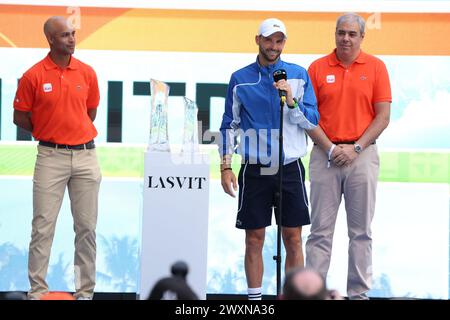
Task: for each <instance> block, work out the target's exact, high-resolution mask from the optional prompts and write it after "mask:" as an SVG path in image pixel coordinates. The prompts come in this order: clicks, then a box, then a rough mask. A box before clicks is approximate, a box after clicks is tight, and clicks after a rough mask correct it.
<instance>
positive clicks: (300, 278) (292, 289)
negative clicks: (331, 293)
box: [283, 268, 327, 300]
mask: <svg viewBox="0 0 450 320" xmlns="http://www.w3.org/2000/svg"><path fill="white" fill-rule="evenodd" d="M283 294H284V297H285V299H289V300H291V299H292V300H295V299H297V300H323V299H325V298H326V296H327V289H326V286H325V281H324V280H323V278H322V277H321V275H320V274H319V273H318V272H316V271H314V270H311V269H307V268H296V269H293V270H291V272H289V273H288V274H287V275H286V280H285V283H284V287H283Z"/></svg>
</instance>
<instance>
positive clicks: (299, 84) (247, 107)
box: [219, 59, 319, 165]
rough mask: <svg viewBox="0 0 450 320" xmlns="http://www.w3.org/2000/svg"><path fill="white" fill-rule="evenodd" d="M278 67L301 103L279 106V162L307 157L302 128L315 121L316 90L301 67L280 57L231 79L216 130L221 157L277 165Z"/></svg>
mask: <svg viewBox="0 0 450 320" xmlns="http://www.w3.org/2000/svg"><path fill="white" fill-rule="evenodd" d="M277 69H284V70H286V73H287V81H288V82H289V84H290V86H291V89H292V95H293V97H294V98H297V100H298V104H299V108H295V109H289V108H288V107H287V105H285V106H284V108H283V114H284V115H283V121H284V122H283V136H284V139H283V163H284V164H288V163H291V162H293V161H295V160H297V159H298V158H300V157H302V156H304V155H305V154H306V152H307V150H306V144H307V137H306V133H305V131H304V129H314V128H315V127H316V126H317V124H318V122H319V112H318V110H317V102H316V97H315V94H314V89H313V87H312V84H311V80H310V79H309V76H308V73H307V72H306V70H305V69H304V68H302V67H300V66H299V65H296V64H293V63H287V62H284V61H282V60H281V59H279V60H278V62H277V63H276V64H273V65H269V66H267V67H264V66H261V65H260V64H259V63H258V61H256V62H255V63H252V64H250V65H248V66H246V67H244V68H242V69H240V70H238V71H236V72H234V73H233V74H232V75H231V79H230V83H229V85H228V92H227V97H226V101H225V112H224V114H223V119H222V125H221V126H220V132H221V135H222V139H221V141H219V153H220V155H221V156H223V155H224V154H232V153H234V152H237V153H239V154H240V155H241V156H242V157H243V160H244V161H248V162H249V163H253V164H263V165H270V164H273V163H278V149H279V140H278V133H279V129H280V98H279V95H278V90H277V89H276V88H275V87H274V86H273V82H274V80H273V72H274V71H275V70H277ZM236 138H237V139H236Z"/></svg>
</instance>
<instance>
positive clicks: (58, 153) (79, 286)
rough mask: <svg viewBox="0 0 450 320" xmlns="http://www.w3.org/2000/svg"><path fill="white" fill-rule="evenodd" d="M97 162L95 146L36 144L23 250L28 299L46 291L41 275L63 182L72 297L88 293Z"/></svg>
mask: <svg viewBox="0 0 450 320" xmlns="http://www.w3.org/2000/svg"><path fill="white" fill-rule="evenodd" d="M100 181H101V173H100V167H99V165H98V161H97V154H96V151H95V149H86V150H67V149H56V148H50V147H44V146H41V145H38V155H37V159H36V165H35V169H34V177H33V222H32V232H31V242H30V248H29V256H28V277H29V280H30V285H31V289H30V291H29V292H28V298H29V299H39V298H40V296H41V295H42V294H44V293H46V292H47V291H48V285H47V283H46V281H45V278H46V276H47V269H48V263H49V258H50V249H51V246H52V242H53V236H54V234H55V225H56V220H57V217H58V213H59V210H60V208H61V203H62V200H63V198H64V192H65V190H66V186H67V188H68V190H69V197H70V204H71V211H72V216H73V221H74V230H75V266H74V270H75V290H76V292H75V297H76V298H78V297H92V295H93V292H94V287H95V258H96V242H95V228H96V224H97V212H98V191H99V186H100Z"/></svg>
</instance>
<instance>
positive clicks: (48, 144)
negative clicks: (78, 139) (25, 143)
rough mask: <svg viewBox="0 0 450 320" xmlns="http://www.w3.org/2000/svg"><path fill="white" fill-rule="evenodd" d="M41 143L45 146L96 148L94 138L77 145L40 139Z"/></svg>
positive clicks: (75, 148) (78, 148) (76, 148)
mask: <svg viewBox="0 0 450 320" xmlns="http://www.w3.org/2000/svg"><path fill="white" fill-rule="evenodd" d="M39 144H40V145H41V146H44V147H50V148H57V149H73V150H84V149H94V148H95V143H94V140H91V141H89V142H86V143H83V144H76V145H68V144H57V143H53V142H48V141H39Z"/></svg>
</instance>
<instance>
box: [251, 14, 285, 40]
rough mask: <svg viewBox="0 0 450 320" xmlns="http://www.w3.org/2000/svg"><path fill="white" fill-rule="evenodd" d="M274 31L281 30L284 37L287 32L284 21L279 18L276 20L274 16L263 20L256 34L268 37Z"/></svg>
mask: <svg viewBox="0 0 450 320" xmlns="http://www.w3.org/2000/svg"><path fill="white" fill-rule="evenodd" d="M275 32H281V33H283V34H284V37H285V38H287V32H286V27H285V26H284V23H283V22H282V21H281V20H278V19H276V18H270V19H266V20H264V21H263V22H262V23H261V24H260V25H259V29H258V36H261V35H262V36H263V37H268V36H270V35H272V34H274V33H275Z"/></svg>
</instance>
